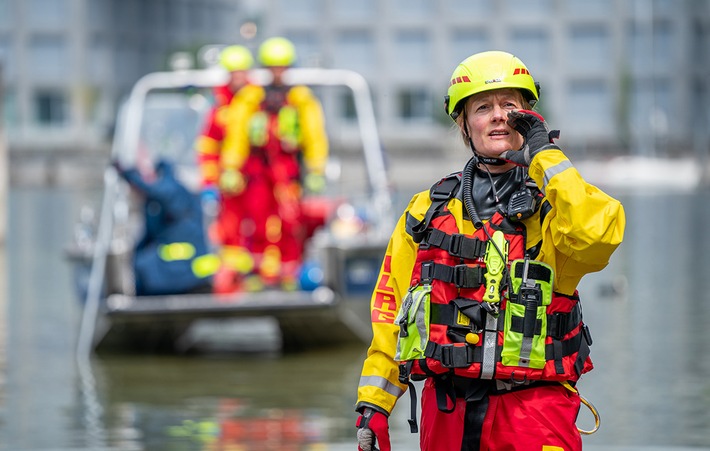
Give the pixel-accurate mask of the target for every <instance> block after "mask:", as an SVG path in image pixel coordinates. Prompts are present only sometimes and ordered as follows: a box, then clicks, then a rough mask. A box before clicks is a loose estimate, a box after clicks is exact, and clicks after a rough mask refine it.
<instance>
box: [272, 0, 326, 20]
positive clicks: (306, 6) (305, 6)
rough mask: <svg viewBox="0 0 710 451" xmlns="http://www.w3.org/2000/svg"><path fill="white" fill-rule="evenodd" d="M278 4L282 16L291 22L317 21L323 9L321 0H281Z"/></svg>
mask: <svg viewBox="0 0 710 451" xmlns="http://www.w3.org/2000/svg"><path fill="white" fill-rule="evenodd" d="M278 5H279V6H278V7H279V11H280V12H281V15H282V17H287V18H289V21H293V22H300V21H305V22H317V21H318V19H319V18H320V16H321V13H322V11H323V10H324V8H323V3H322V1H321V0H281V1H279V2H278Z"/></svg>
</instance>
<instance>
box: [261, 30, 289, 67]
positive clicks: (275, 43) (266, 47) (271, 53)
mask: <svg viewBox="0 0 710 451" xmlns="http://www.w3.org/2000/svg"><path fill="white" fill-rule="evenodd" d="M259 62H260V63H261V64H262V65H264V66H266V67H272V66H277V67H287V66H291V65H293V63H295V62H296V47H295V46H294V45H293V43H292V42H291V41H289V40H288V39H286V38H282V37H274V38H269V39H267V40H266V41H264V42H263V43H262V44H261V45H260V46H259Z"/></svg>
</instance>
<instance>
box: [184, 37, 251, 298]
mask: <svg viewBox="0 0 710 451" xmlns="http://www.w3.org/2000/svg"><path fill="white" fill-rule="evenodd" d="M219 64H220V66H221V67H222V68H223V69H224V70H226V71H227V72H228V73H229V78H228V80H227V82H226V83H225V84H223V85H220V86H216V87H215V88H214V90H213V91H214V99H215V101H214V106H213V107H212V109H211V110H210V112H209V114H208V116H207V120H206V122H205V125H204V128H203V130H202V133H201V134H200V136H199V137H198V139H197V141H196V144H195V149H196V152H197V160H198V163H199V166H200V171H201V174H202V201H203V205H204V206H205V208H206V209H210V208H214V207H217V210H218V211H217V213H216V215H217V216H216V219H215V221H214V223H213V224H212V227H211V230H210V236H211V239H212V241H213V242H214V243H215V244H216V245H217V246H219V248H220V249H219V253H220V260H221V265H220V270H219V271H218V272H217V273H216V274H215V276H214V279H213V289H214V291H215V292H218V293H229V292H232V291H235V290H236V289H238V288H239V287H240V284H241V282H242V279H243V277H244V275H245V274H248V273H249V272H250V271H251V270H252V269H253V266H254V262H253V260H252V258H251V255H250V254H249V252H248V251H247V249H246V247H245V244H244V238H243V236H244V232H243V229H244V227H245V224H244V218H243V208H242V206H241V205H242V203H243V197H244V196H243V191H244V180H243V179H242V177H241V176H240V174H239V173H238V172H237V171H235V170H234V168H233V164H232V162H231V160H230V158H229V155H228V154H229V152H226V151H225V139H226V136H227V134H228V130H229V129H230V128H232V127H234V118H235V117H238V116H239V114H238V110H239V108H240V105H239V99H238V96H237V93H238V92H239V91H240V90H242V89H243V88H244V87H245V86H249V84H250V79H249V70H250V69H251V68H252V66H253V65H254V57H253V56H252V53H251V51H250V50H249V49H248V48H246V47H245V46H242V45H230V46H227V47H225V48H224V49H222V51H221V52H220V56H219Z"/></svg>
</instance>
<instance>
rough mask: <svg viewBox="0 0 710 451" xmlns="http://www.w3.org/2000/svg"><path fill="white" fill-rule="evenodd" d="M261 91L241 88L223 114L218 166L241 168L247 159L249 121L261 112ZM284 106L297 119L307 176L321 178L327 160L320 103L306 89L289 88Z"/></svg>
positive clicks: (326, 144) (251, 86)
mask: <svg viewBox="0 0 710 451" xmlns="http://www.w3.org/2000/svg"><path fill="white" fill-rule="evenodd" d="M264 96H265V90H264V88H263V87H262V86H257V85H249V86H246V87H244V88H242V89H241V90H240V91H239V92H238V93H237V95H236V97H237V98H236V99H235V101H232V102H231V104H230V108H229V110H228V111H226V112H225V114H226V116H225V117H224V118H223V122H224V124H225V126H226V128H225V137H224V143H223V147H222V167H223V168H225V169H237V170H238V169H241V167H242V166H243V165H244V163H245V162H246V160H247V158H248V157H249V152H250V142H249V122H250V120H251V118H252V116H253V115H254V114H255V113H257V112H258V111H259V110H260V109H261V102H262V101H263V100H264ZM286 103H287V104H288V105H289V106H291V107H293V108H294V109H295V110H296V112H297V116H298V127H299V129H300V142H299V148H300V150H301V152H302V153H303V163H304V165H305V167H306V171H307V172H308V173H315V174H319V175H322V174H323V173H324V172H325V165H326V162H327V159H328V136H327V134H326V130H325V120H324V118H323V110H322V108H321V104H320V102H319V101H318V99H317V98H316V96H315V95H314V94H313V92H312V91H311V90H310V89H309V88H308V87H307V86H302V85H297V86H293V87H291V89H290V90H289V91H288V94H287V95H286Z"/></svg>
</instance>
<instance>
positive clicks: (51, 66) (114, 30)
mask: <svg viewBox="0 0 710 451" xmlns="http://www.w3.org/2000/svg"><path fill="white" fill-rule="evenodd" d="M238 14H239V5H238V4H237V3H235V2H234V1H230V0H189V1H185V0H0V68H1V70H2V79H3V83H4V91H5V95H4V109H3V110H4V121H5V124H6V132H7V138H8V140H9V145H10V149H11V151H12V152H22V151H25V150H27V151H32V150H43V149H48V150H50V151H52V150H57V151H59V150H71V149H77V150H83V149H95V148H97V147H100V146H102V145H104V146H105V144H106V140H107V135H108V134H109V133H110V129H111V127H112V125H113V122H114V116H115V112H116V110H117V105H118V103H119V102H120V99H121V98H122V97H123V96H124V95H126V94H127V92H128V90H129V89H130V87H131V85H132V84H133V83H135V81H136V80H137V79H138V78H140V77H141V76H142V75H144V74H145V73H146V72H151V71H155V70H162V69H164V68H165V67H166V60H167V58H169V55H170V54H171V53H173V52H175V51H178V50H188V49H190V48H194V47H195V46H199V45H201V44H202V43H206V42H224V41H228V40H229V39H231V38H232V37H233V36H234V33H233V20H234V19H235V18H236V17H238Z"/></svg>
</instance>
